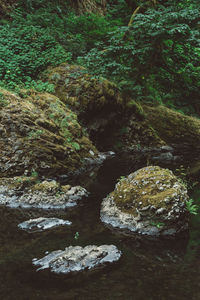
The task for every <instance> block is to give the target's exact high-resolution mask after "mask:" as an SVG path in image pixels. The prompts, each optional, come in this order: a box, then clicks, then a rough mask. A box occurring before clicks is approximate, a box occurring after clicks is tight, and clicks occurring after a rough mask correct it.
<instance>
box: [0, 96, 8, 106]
mask: <svg viewBox="0 0 200 300" xmlns="http://www.w3.org/2000/svg"><path fill="white" fill-rule="evenodd" d="M7 105H8V101H7V100H6V99H5V98H4V95H3V94H2V93H0V108H1V107H5V106H7Z"/></svg>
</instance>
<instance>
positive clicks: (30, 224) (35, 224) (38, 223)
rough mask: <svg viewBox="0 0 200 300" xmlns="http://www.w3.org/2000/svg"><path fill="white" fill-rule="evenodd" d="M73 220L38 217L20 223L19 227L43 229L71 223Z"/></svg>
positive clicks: (28, 229) (30, 229)
mask: <svg viewBox="0 0 200 300" xmlns="http://www.w3.org/2000/svg"><path fill="white" fill-rule="evenodd" d="M71 224H72V222H70V221H67V220H63V219H58V218H43V217H40V218H37V219H30V220H28V221H24V222H23V223H20V224H19V225H18V227H19V228H20V229H23V230H26V231H34V232H36V231H43V230H46V229H50V228H54V227H57V226H60V225H68V226H69V225H71Z"/></svg>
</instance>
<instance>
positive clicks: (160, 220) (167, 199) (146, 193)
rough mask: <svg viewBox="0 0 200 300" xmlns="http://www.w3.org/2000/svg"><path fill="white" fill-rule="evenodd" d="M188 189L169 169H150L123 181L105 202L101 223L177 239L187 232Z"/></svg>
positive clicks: (151, 167)
mask: <svg viewBox="0 0 200 300" xmlns="http://www.w3.org/2000/svg"><path fill="white" fill-rule="evenodd" d="M187 200H188V195H187V190H186V187H185V185H184V184H183V183H182V182H181V181H180V180H179V179H178V178H177V177H176V176H175V175H174V174H173V173H172V171H170V170H168V169H163V168H160V167H158V166H149V167H145V168H142V169H139V170H138V171H136V172H134V173H131V174H130V175H129V176H128V177H125V178H122V179H121V180H120V181H119V182H118V183H117V184H116V187H115V190H114V191H113V192H112V193H110V194H109V195H108V196H107V197H106V198H105V199H104V201H103V204H102V209H101V219H102V221H103V222H105V223H108V224H111V225H112V226H114V227H119V228H123V229H128V230H130V231H133V232H137V233H141V234H146V235H169V236H170V235H175V234H177V233H179V232H181V231H184V230H186V229H187V228H188V212H187V209H186V201H187Z"/></svg>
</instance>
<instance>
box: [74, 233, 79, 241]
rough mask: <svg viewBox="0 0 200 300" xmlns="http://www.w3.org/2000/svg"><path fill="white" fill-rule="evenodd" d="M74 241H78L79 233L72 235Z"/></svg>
mask: <svg viewBox="0 0 200 300" xmlns="http://www.w3.org/2000/svg"><path fill="white" fill-rule="evenodd" d="M74 239H75V240H76V241H77V240H78V239H79V232H76V233H75V235H74Z"/></svg>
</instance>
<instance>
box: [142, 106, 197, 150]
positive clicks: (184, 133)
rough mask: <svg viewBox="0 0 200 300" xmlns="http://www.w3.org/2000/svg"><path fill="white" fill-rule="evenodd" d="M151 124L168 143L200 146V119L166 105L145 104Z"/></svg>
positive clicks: (144, 107)
mask: <svg viewBox="0 0 200 300" xmlns="http://www.w3.org/2000/svg"><path fill="white" fill-rule="evenodd" d="M143 109H144V111H145V113H146V118H147V119H148V121H149V123H150V124H151V126H152V127H153V128H154V130H155V131H156V132H157V134H158V135H159V136H160V137H161V139H163V140H164V141H165V142H167V143H168V144H173V143H174V144H180V145H181V144H188V145H189V146H191V148H192V147H194V148H196V147H200V120H199V119H197V118H193V117H189V116H185V115H182V114H181V113H178V112H176V111H173V110H172V109H169V108H166V107H164V106H156V107H151V106H146V105H144V106H143Z"/></svg>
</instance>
